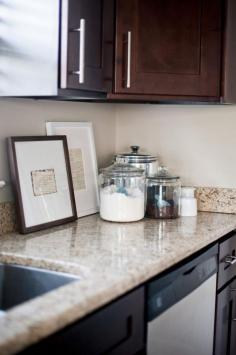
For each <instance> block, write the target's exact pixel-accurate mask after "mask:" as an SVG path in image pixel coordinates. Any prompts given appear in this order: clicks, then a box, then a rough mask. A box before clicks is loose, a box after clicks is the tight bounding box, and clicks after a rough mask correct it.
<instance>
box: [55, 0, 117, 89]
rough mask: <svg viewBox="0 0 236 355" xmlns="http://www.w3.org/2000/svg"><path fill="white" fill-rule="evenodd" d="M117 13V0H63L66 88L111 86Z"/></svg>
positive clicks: (62, 77) (62, 72)
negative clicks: (115, 10) (115, 6)
mask: <svg viewBox="0 0 236 355" xmlns="http://www.w3.org/2000/svg"><path fill="white" fill-rule="evenodd" d="M113 13H114V2H113V1H109V0H62V2H61V50H60V53H61V58H60V69H61V70H60V87H61V88H62V89H80V90H91V91H104V92H106V91H107V90H108V89H109V88H110V87H111V82H112V58H113V56H112V53H113V47H112V44H113V43H112V42H113V35H114V33H113V21H114V20H113Z"/></svg>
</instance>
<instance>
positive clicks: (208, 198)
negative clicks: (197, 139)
mask: <svg viewBox="0 0 236 355" xmlns="http://www.w3.org/2000/svg"><path fill="white" fill-rule="evenodd" d="M196 197H197V199H198V210H199V211H203V212H221V213H235V214H236V189H224V188H215V187H197V188H196ZM16 230H17V224H16V215H15V205H14V203H13V202H3V203H0V236H1V235H2V234H5V233H9V232H13V231H16Z"/></svg>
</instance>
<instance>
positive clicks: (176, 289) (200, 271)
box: [147, 247, 218, 321]
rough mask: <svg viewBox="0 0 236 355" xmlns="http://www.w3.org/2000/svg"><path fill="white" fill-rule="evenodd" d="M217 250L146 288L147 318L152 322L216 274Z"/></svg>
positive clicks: (203, 255) (215, 248)
mask: <svg viewBox="0 0 236 355" xmlns="http://www.w3.org/2000/svg"><path fill="white" fill-rule="evenodd" d="M217 253H218V248H217V247H212V248H211V249H209V250H208V251H207V252H205V253H203V254H202V255H200V256H199V257H197V258H195V259H194V260H192V261H190V262H189V263H187V264H185V265H184V266H182V267H180V268H178V269H177V270H174V271H172V272H170V273H168V274H167V275H166V276H163V277H161V278H159V279H157V280H154V281H151V282H150V283H149V284H148V286H147V318H148V321H152V320H153V319H155V318H156V317H158V316H159V315H160V314H161V313H163V312H164V311H165V310H167V309H168V308H170V307H171V306H173V305H174V304H176V303H177V302H179V301H180V300H181V299H183V298H184V297H186V296H187V295H189V294H190V293H191V292H192V291H194V290H195V289H196V288H198V287H199V286H200V285H202V284H203V283H204V282H205V281H207V280H208V279H209V278H210V277H211V276H212V275H214V274H215V273H216V272H217V265H218V263H217Z"/></svg>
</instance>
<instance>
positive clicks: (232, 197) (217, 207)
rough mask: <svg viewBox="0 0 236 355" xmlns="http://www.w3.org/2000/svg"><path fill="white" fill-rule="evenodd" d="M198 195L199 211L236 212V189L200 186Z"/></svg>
mask: <svg viewBox="0 0 236 355" xmlns="http://www.w3.org/2000/svg"><path fill="white" fill-rule="evenodd" d="M196 197H197V199H198V210H199V211H205V212H221V213H236V189H223V188H214V187H199V188H197V191H196Z"/></svg>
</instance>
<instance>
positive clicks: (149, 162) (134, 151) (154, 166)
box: [114, 145, 159, 176]
mask: <svg viewBox="0 0 236 355" xmlns="http://www.w3.org/2000/svg"><path fill="white" fill-rule="evenodd" d="M130 148H131V152H130V153H120V154H117V155H115V157H114V161H116V160H117V159H120V158H124V159H127V163H128V164H130V165H132V166H134V167H136V168H140V169H144V170H145V172H146V175H147V176H149V175H155V174H157V172H158V166H159V164H158V159H157V157H155V156H153V155H150V154H144V153H140V152H139V149H140V147H139V146H137V145H132V146H131V147H130Z"/></svg>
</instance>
